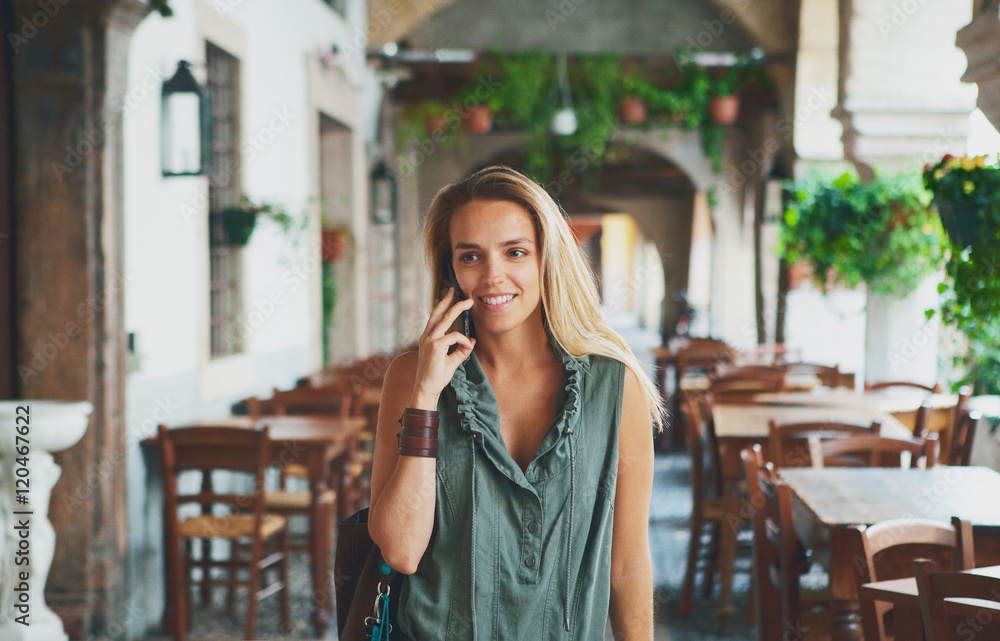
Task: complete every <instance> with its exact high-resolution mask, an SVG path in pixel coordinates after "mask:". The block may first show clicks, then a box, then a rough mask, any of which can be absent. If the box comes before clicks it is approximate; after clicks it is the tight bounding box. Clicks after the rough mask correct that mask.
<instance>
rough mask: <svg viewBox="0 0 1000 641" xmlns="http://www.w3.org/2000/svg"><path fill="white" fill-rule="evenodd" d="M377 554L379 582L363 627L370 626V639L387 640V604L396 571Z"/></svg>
mask: <svg viewBox="0 0 1000 641" xmlns="http://www.w3.org/2000/svg"><path fill="white" fill-rule="evenodd" d="M381 556H382V555H381V554H379V557H380V559H379V568H378V573H379V582H378V589H377V590H376V593H375V602H374V603H372V613H371V616H369V617H367V618H366V619H365V627H368V626H371V632H370V634H369V635H368V638H369V639H371V641H389V635H390V634H392V624H391V623H390V622H389V604H390V603H391V600H392V599H393V598H394V597H393V595H392V582H393V580H394V579H395V578H396V571H395V570H393V569H392V568H391V567H389V564H388V563H386V562H385V559H382V558H381Z"/></svg>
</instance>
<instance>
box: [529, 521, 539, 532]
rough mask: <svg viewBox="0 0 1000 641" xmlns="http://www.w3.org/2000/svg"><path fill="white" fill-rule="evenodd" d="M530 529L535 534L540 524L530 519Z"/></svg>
mask: <svg viewBox="0 0 1000 641" xmlns="http://www.w3.org/2000/svg"><path fill="white" fill-rule="evenodd" d="M528 531H529V532H531V533H532V534H534V533H535V532H537V531H538V524H537V523H535V522H534V521H529V522H528Z"/></svg>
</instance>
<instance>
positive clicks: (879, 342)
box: [834, 0, 975, 381]
mask: <svg viewBox="0 0 1000 641" xmlns="http://www.w3.org/2000/svg"><path fill="white" fill-rule="evenodd" d="M969 9H970V7H969V5H968V4H965V5H964V6H963V4H962V3H958V4H956V3H941V2H924V3H921V2H915V1H914V2H909V3H908V2H899V1H898V0H864V2H861V1H860V0H840V49H839V55H840V73H839V77H838V100H837V107H836V109H835V110H834V115H835V116H836V117H837V118H838V119H839V120H840V121H841V123H842V124H843V128H844V133H843V143H844V157H845V158H846V159H847V160H849V161H851V162H853V163H854V165H855V166H856V167H857V169H858V173H859V175H860V176H861V178H862V180H865V179H870V178H872V177H873V175H874V174H873V169H875V168H879V169H883V170H886V171H889V172H896V171H904V170H905V171H913V172H916V171H920V169H922V167H923V165H924V163H926V162H930V161H934V160H937V159H938V158H940V157H941V156H942V155H943V154H945V153H952V154H957V155H961V154H963V153H964V152H965V147H966V139H967V138H968V133H969V124H968V123H969V114H970V113H972V110H973V108H974V100H975V89H974V88H973V87H971V86H970V85H967V84H963V83H962V82H961V80H960V78H961V75H962V66H963V60H962V53H961V51H959V50H958V49H957V48H956V47H955V44H954V36H953V35H952V34H954V33H955V32H956V31H957V30H958V29H959V27H961V26H962V25H964V24H966V23H967V22H968V21H969V17H970V11H969ZM918 291H921V290H918ZM932 299H933V296H930V297H926V296H925V297H923V298H921V297H920V296H919V294H918V295H914V296H911V297H909V298H908V299H907V300H909V301H910V303H899V302H897V303H893V304H882V303H883V302H884V301H882V302H880V301H873V300H872V297H869V299H868V300H869V302H870V306H869V310H868V312H869V319H868V323H867V328H868V329H867V334H868V335H867V339H866V345H867V349H866V353H865V370H866V372H867V373H868V374H867V379H868V380H874V378H881V376H882V374H886V375H888V374H889V373H891V369H890V370H887V364H888V363H890V362H891V361H892V360H893V353H894V350H898V349H899V346H900V344H901V342H902V341H905V340H907V339H912V336H911V334H913V332H918V333H921V335H923V334H922V330H920V328H921V327H922V326H923V325H925V324H926V322H927V319H926V316H924V313H923V312H924V310H925V309H927V307H931V306H934V303H935V301H934V300H932ZM925 304H926V306H925ZM904 327H905V328H907V329H903V328H904ZM929 340H930V341H931V343H930V344H929V345H927V346H926V347H925V348H923V349H922V350H921V353H930V352H934V353H936V346H937V335H936V332H935V333H934V335H933V336H932V337H930V338H929ZM937 375H938V372H937V360H936V358H923V359H920V358H915V357H914V359H912V360H910V361H908V364H907V366H906V372H905V375H904V376H894V378H903V379H906V380H914V381H925V380H926V381H933V380H936V379H937Z"/></svg>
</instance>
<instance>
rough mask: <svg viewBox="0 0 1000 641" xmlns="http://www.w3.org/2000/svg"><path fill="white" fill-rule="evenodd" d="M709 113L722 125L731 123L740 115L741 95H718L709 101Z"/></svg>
mask: <svg viewBox="0 0 1000 641" xmlns="http://www.w3.org/2000/svg"><path fill="white" fill-rule="evenodd" d="M708 115H709V116H710V117H711V118H712V121H713V122H715V123H717V124H720V125H731V124H733V123H734V122H736V120H737V119H738V118H739V117H740V97H739V96H716V97H714V98H712V99H711V100H710V101H709V103H708Z"/></svg>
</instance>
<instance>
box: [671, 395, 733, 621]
mask: <svg viewBox="0 0 1000 641" xmlns="http://www.w3.org/2000/svg"><path fill="white" fill-rule="evenodd" d="M681 411H682V412H683V413H684V424H685V425H686V426H687V431H688V439H687V440H688V455H689V458H690V460H691V501H692V510H691V526H690V529H691V536H690V539H689V541H688V559H687V570H686V572H685V574H684V585H683V587H682V590H681V602H680V606H679V607H678V614H679V616H681V617H682V618H686V617H688V616H689V615H690V614H691V604H692V593H693V592H694V579H695V574H696V573H697V571H698V565H699V563H698V562H699V559H700V556H699V552H700V551H701V550H702V548H703V547H704V548H705V550H706V556H707V558H706V559H705V560H706V561H707V563H706V564H705V570H704V581H705V595H706V597H707V596H709V595H710V593H711V589H712V578H713V575H714V573H715V569H716V565H718V569H719V574H720V576H719V579H720V583H721V594H720V601H721V606H720V608H719V610H720V612H721V613H722V614H724V615H729V614H731V613H732V611H733V606H732V587H733V571H734V567H735V562H736V549H737V534H738V533H739V529H740V525H741V524H742V523H743V522H744V520H743V519H742V518H741V517H740V504H739V499H738V498H737V497H736V496H735V495H727V494H726V493H725V491H724V490H723V487H722V477H721V473H720V472H719V466H718V456H717V454H715V453H713V445H714V444H713V443H712V442H711V441H712V439H711V437H710V431H711V428H710V426H707V425H706V422H707V421H711V418H710V409H708V406H707V400H706V398H705V395H704V394H698V393H687V392H685V393H684V394H683V399H682V402H681ZM705 441H708V450H709V452H708V454H709V455H708V457H706V456H705V454H706V452H705V449H704V448H703V443H704V442H705ZM715 452H717V449H716V450H715ZM706 458H708V459H709V464H708V465H706ZM706 525H707V526H709V527H710V531H709V534H708V541H707V542H704V541H703V538H704V536H705V534H704V529H705V526H706Z"/></svg>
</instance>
